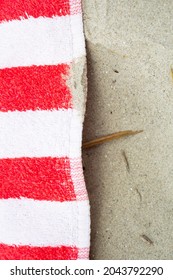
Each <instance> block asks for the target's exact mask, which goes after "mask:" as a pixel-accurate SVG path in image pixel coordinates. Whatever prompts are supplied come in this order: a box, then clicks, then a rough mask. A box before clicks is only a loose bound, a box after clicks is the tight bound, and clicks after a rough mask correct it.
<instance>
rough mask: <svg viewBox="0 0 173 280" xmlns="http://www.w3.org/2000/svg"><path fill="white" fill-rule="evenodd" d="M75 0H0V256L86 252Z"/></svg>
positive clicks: (59, 256) (81, 53)
mask: <svg viewBox="0 0 173 280" xmlns="http://www.w3.org/2000/svg"><path fill="white" fill-rule="evenodd" d="M85 66H86V61H85V40H84V35H83V24H82V11H81V3H80V1H79V0H44V1H43V0H13V1H11V0H1V1H0V259H1V260H27V259H30V260H77V259H88V255H89V246H90V213H89V202H88V195H87V191H86V187H85V182H84V177H83V169H82V160H81V142H82V127H83V120H84V113H85V101H86V67H85Z"/></svg>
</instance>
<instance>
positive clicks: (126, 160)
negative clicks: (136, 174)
mask: <svg viewBox="0 0 173 280" xmlns="http://www.w3.org/2000/svg"><path fill="white" fill-rule="evenodd" d="M122 155H123V157H124V159H125V163H126V167H127V171H128V172H130V165H129V161H128V158H127V156H126V153H125V151H122Z"/></svg>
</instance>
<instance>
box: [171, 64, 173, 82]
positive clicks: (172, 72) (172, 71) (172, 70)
mask: <svg viewBox="0 0 173 280" xmlns="http://www.w3.org/2000/svg"><path fill="white" fill-rule="evenodd" d="M171 77H172V79H173V68H172V67H171Z"/></svg>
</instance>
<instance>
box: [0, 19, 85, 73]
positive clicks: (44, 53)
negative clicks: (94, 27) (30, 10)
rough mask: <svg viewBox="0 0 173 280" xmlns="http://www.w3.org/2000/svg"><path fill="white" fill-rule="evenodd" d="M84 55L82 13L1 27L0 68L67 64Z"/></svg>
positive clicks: (17, 22)
mask: <svg viewBox="0 0 173 280" xmlns="http://www.w3.org/2000/svg"><path fill="white" fill-rule="evenodd" d="M84 54H85V45H84V35H83V26H82V16H81V15H80V14H78V15H71V16H61V17H54V18H43V17H39V18H37V19H35V18H32V17H30V18H29V19H27V20H13V21H10V22H3V23H1V24H0V68H4V67H15V66H30V65H56V64H60V63H68V62H71V61H72V60H73V59H74V58H77V57H80V56H82V55H84Z"/></svg>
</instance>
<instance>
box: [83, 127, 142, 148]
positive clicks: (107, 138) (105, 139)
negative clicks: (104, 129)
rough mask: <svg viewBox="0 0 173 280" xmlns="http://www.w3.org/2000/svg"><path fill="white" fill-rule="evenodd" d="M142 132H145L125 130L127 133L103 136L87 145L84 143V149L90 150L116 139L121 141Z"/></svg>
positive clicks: (120, 132) (121, 132)
mask: <svg viewBox="0 0 173 280" xmlns="http://www.w3.org/2000/svg"><path fill="white" fill-rule="evenodd" d="M141 132H143V130H138V131H133V130H125V131H119V132H115V133H113V134H110V135H106V136H102V137H99V138H96V139H94V140H91V141H88V142H85V143H83V145H82V148H83V149H88V148H91V147H94V146H96V145H100V144H103V143H106V142H108V141H112V140H114V139H119V138H121V137H125V136H131V135H135V134H138V133H141Z"/></svg>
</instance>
